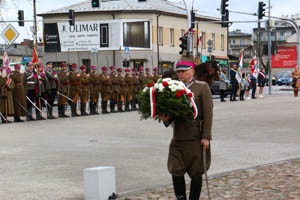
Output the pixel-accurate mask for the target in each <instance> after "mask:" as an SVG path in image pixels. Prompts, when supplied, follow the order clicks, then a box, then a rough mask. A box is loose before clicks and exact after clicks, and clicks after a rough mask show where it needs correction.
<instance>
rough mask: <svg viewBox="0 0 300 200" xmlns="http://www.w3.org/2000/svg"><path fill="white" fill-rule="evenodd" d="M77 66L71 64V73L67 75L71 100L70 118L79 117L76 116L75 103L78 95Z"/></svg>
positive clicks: (78, 74)
mask: <svg viewBox="0 0 300 200" xmlns="http://www.w3.org/2000/svg"><path fill="white" fill-rule="evenodd" d="M76 68H77V65H76V64H75V63H73V64H72V65H71V69H72V71H70V74H69V80H70V98H71V99H72V100H73V102H70V103H71V112H72V117H77V116H80V115H78V114H77V101H78V98H79V93H80V73H76Z"/></svg>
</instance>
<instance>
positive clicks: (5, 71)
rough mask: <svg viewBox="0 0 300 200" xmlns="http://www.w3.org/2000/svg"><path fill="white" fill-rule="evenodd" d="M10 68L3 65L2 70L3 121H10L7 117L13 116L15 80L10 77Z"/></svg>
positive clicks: (0, 107) (1, 98)
mask: <svg viewBox="0 0 300 200" xmlns="http://www.w3.org/2000/svg"><path fill="white" fill-rule="evenodd" d="M9 73H10V68H9V67H2V68H1V70H0V90H1V91H0V113H1V114H2V116H0V118H1V121H2V123H10V122H11V121H9V120H8V119H7V117H8V116H13V115H14V113H15V111H14V103H13V93H12V92H13V90H14V86H15V85H14V82H13V81H12V79H11V78H10V77H9Z"/></svg>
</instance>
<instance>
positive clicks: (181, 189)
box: [172, 175, 186, 200]
mask: <svg viewBox="0 0 300 200" xmlns="http://www.w3.org/2000/svg"><path fill="white" fill-rule="evenodd" d="M172 180H173V187H174V192H175V196H176V199H177V200H186V192H185V180H184V176H174V175H172Z"/></svg>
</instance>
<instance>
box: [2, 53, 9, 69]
mask: <svg viewBox="0 0 300 200" xmlns="http://www.w3.org/2000/svg"><path fill="white" fill-rule="evenodd" d="M3 67H9V59H8V55H7V52H6V51H4V54H3Z"/></svg>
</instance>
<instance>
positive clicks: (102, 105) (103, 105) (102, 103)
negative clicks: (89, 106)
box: [101, 101, 107, 114]
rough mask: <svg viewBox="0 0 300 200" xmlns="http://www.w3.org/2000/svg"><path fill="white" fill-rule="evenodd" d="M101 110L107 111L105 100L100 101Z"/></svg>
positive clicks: (103, 112) (104, 112)
mask: <svg viewBox="0 0 300 200" xmlns="http://www.w3.org/2000/svg"><path fill="white" fill-rule="evenodd" d="M101 110H102V114H106V113H107V104H106V102H105V101H101Z"/></svg>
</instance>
